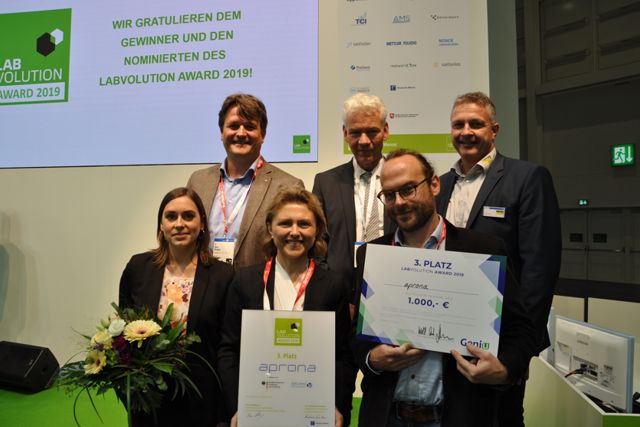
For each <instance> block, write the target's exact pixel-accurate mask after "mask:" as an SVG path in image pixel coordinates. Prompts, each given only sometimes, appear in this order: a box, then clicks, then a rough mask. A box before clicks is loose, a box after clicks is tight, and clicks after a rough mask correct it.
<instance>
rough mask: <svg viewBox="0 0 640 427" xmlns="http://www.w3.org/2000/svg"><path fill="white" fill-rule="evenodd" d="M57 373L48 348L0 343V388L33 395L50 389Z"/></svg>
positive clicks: (57, 369)
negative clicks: (32, 393)
mask: <svg viewBox="0 0 640 427" xmlns="http://www.w3.org/2000/svg"><path fill="white" fill-rule="evenodd" d="M58 371H60V365H59V364H58V361H57V360H56V358H55V356H54V355H53V353H51V351H50V350H49V349H48V348H44V347H37V346H35V345H28V344H18V343H15V342H9V341H0V387H2V388H7V389H10V390H19V391H28V392H34V393H35V392H38V391H41V390H44V389H46V388H48V387H50V386H51V384H52V383H53V381H54V380H55V379H56V376H57V375H58Z"/></svg>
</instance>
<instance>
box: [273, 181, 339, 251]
mask: <svg viewBox="0 0 640 427" xmlns="http://www.w3.org/2000/svg"><path fill="white" fill-rule="evenodd" d="M291 203H293V204H297V205H304V206H306V207H307V208H309V210H310V211H311V212H312V213H313V216H314V217H315V220H316V240H315V242H314V244H313V246H312V247H311V249H309V254H308V255H309V257H324V256H325V255H326V254H327V242H325V241H324V239H323V238H322V236H323V235H324V234H325V233H326V231H327V220H326V218H325V217H324V213H323V212H322V206H321V205H320V200H318V197H316V195H315V194H313V193H310V192H309V191H307V190H303V189H300V188H298V187H293V188H284V189H282V190H280V192H279V193H278V194H277V195H276V197H275V199H273V202H272V203H271V206H269V210H268V211H267V219H266V221H265V224H266V225H267V228H269V226H270V225H271V223H272V222H273V218H274V217H275V216H276V214H277V213H278V212H280V209H282V208H283V207H284V206H285V205H288V204H291ZM262 249H263V252H264V254H265V255H266V256H267V257H272V256H275V255H276V252H277V250H276V245H275V244H274V243H273V239H272V238H271V237H268V239H267V240H266V241H265V243H264V245H263V247H262Z"/></svg>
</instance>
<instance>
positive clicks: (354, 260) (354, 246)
mask: <svg viewBox="0 0 640 427" xmlns="http://www.w3.org/2000/svg"><path fill="white" fill-rule="evenodd" d="M362 245H364V242H355V243H354V244H353V268H358V266H357V264H358V263H357V261H356V252H357V251H358V248H359V247H360V246H362Z"/></svg>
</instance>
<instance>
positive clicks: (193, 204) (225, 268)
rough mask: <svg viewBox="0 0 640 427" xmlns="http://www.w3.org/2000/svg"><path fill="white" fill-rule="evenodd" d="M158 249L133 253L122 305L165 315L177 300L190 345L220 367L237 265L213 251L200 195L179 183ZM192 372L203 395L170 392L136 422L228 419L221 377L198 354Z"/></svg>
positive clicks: (164, 206) (176, 317) (163, 217)
mask: <svg viewBox="0 0 640 427" xmlns="http://www.w3.org/2000/svg"><path fill="white" fill-rule="evenodd" d="M157 236H158V248H157V249H154V250H152V251H149V252H145V253H141V254H137V255H134V256H133V257H132V258H131V260H130V261H129V263H128V264H127V266H126V267H125V269H124V272H123V273H122V278H121V279H120V293H119V305H120V307H134V308H138V309H139V308H142V307H147V308H149V309H151V310H152V311H157V313H158V316H159V317H160V318H162V317H163V316H164V313H165V312H166V309H167V307H168V305H169V304H171V303H173V304H174V306H173V311H172V316H171V322H172V323H173V324H174V325H175V324H177V323H180V322H186V332H187V333H190V332H195V333H196V334H197V335H198V336H199V337H200V339H201V342H200V343H196V344H194V345H193V346H192V347H190V350H193V351H194V352H196V353H197V354H199V355H200V356H202V357H203V358H204V359H206V360H207V361H208V362H209V364H211V366H214V367H215V361H216V353H217V351H218V346H219V342H220V329H221V323H222V316H223V312H224V301H225V298H226V294H227V289H228V286H229V283H230V282H231V280H232V279H233V269H232V268H231V267H230V266H229V265H227V264H225V263H223V262H220V261H217V260H214V259H213V258H211V256H210V254H209V249H208V246H209V231H208V227H207V217H206V211H205V209H204V206H203V205H202V201H201V200H200V198H199V197H198V195H197V194H196V193H195V192H194V191H192V190H190V189H187V188H183V187H180V188H176V189H175V190H172V191H170V192H169V193H167V195H166V196H165V197H164V199H163V200H162V203H161V204H160V208H159V210H158V226H157ZM187 362H188V365H189V368H190V370H189V376H190V378H191V379H192V380H193V382H194V383H195V385H196V386H197V387H198V390H199V391H200V393H201V394H202V398H200V397H198V396H197V395H195V393H193V392H189V393H187V395H185V396H180V395H178V397H177V398H176V399H175V400H171V398H170V393H168V395H167V396H165V398H164V400H163V402H162V406H161V408H160V409H159V410H158V412H157V413H156V415H157V418H156V419H157V424H156V423H154V419H153V417H152V416H151V415H149V414H146V413H143V412H138V413H135V414H133V423H134V426H136V427H146V426H154V425H157V426H171V427H175V426H178V425H185V426H202V427H204V426H207V427H215V426H216V424H217V423H218V422H219V421H220V420H221V419H225V418H227V416H226V415H225V414H223V413H222V411H223V408H222V406H223V405H222V404H221V387H220V381H219V379H218V376H217V375H216V374H215V373H214V372H211V369H210V368H209V367H208V366H206V365H205V364H204V363H203V362H202V361H201V360H198V359H197V358H196V357H189V358H187Z"/></svg>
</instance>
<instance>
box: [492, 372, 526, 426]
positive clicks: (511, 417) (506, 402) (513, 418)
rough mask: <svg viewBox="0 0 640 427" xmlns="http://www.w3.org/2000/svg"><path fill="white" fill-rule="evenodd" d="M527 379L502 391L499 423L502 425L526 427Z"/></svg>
mask: <svg viewBox="0 0 640 427" xmlns="http://www.w3.org/2000/svg"><path fill="white" fill-rule="evenodd" d="M526 383H527V382H526V380H525V379H523V380H522V381H521V382H520V383H519V384H516V385H514V386H513V387H511V388H509V390H507V392H505V393H502V395H501V396H500V401H499V403H498V425H499V426H500V427H524V416H523V415H524V408H523V406H522V405H523V401H524V387H525V385H526Z"/></svg>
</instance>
